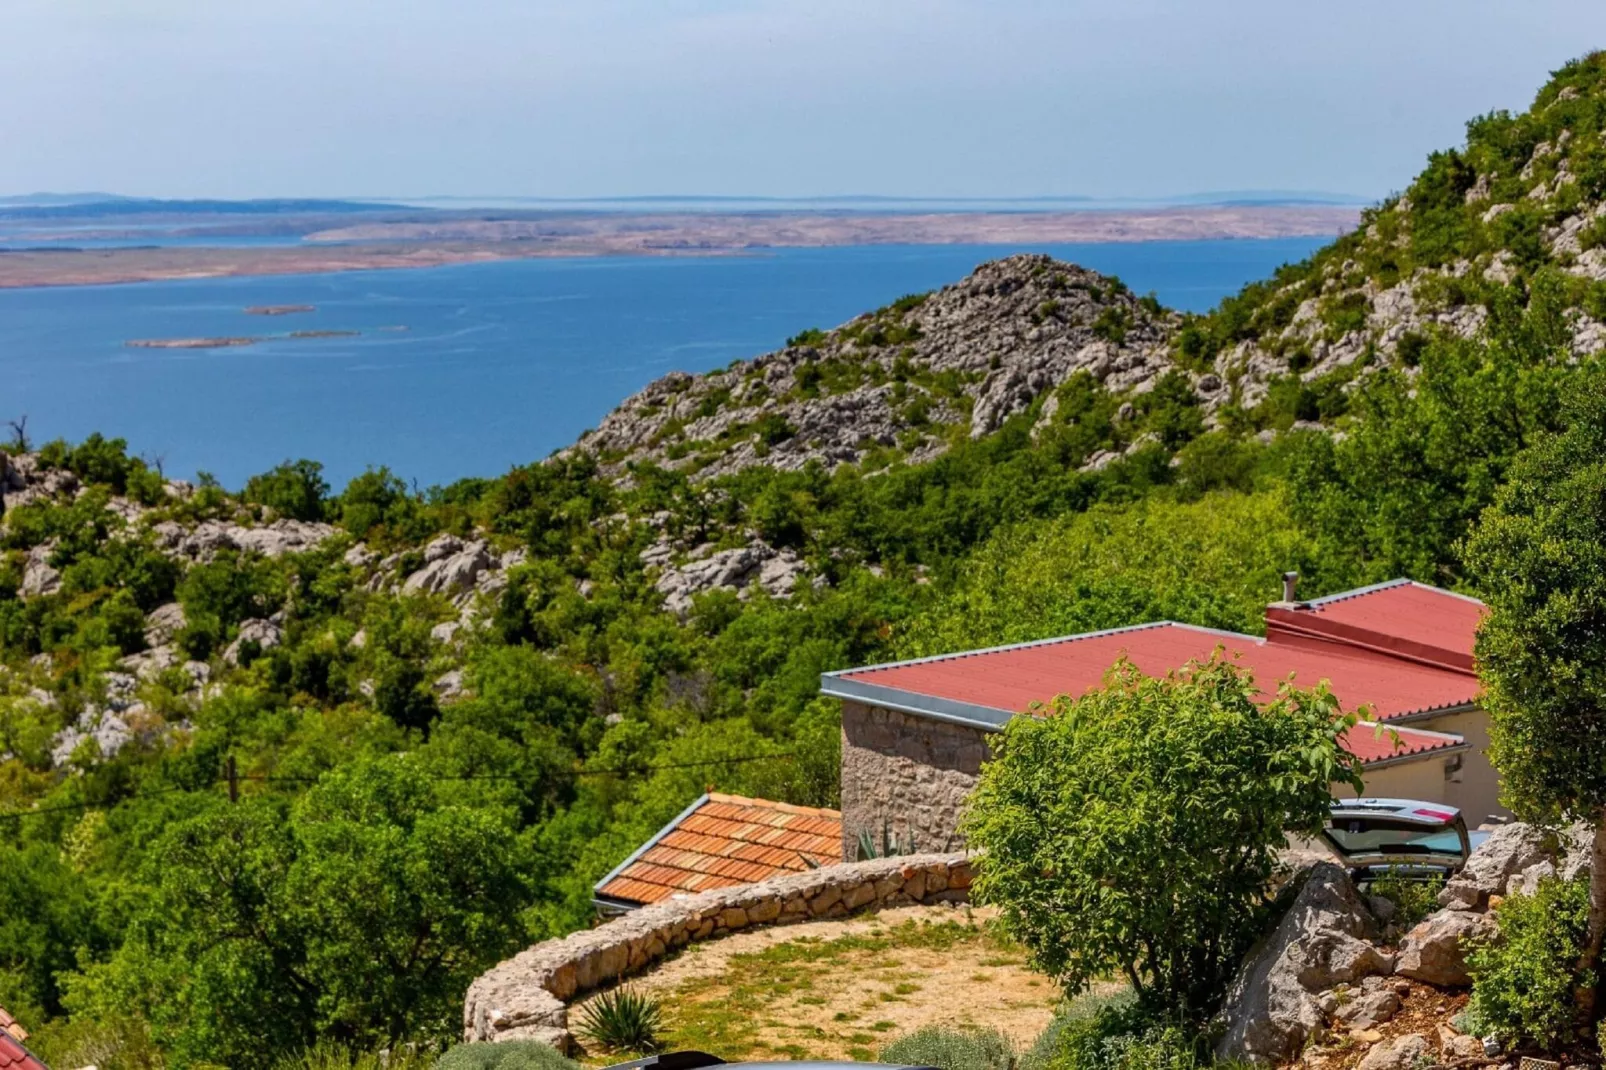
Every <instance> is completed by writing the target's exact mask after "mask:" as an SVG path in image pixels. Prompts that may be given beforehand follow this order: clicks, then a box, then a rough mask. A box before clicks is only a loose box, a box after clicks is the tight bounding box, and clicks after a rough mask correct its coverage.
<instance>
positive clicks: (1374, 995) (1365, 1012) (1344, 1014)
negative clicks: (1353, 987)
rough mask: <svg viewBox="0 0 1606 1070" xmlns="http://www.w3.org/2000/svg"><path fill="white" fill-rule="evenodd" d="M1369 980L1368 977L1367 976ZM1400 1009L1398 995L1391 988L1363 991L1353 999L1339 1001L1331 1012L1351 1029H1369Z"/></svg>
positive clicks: (1392, 1015) (1386, 1019)
mask: <svg viewBox="0 0 1606 1070" xmlns="http://www.w3.org/2000/svg"><path fill="white" fill-rule="evenodd" d="M1368 980H1370V978H1368ZM1399 1010H1400V997H1399V996H1398V995H1396V994H1395V992H1394V990H1393V989H1391V988H1377V989H1373V990H1372V991H1370V992H1366V991H1363V992H1361V993H1359V994H1358V995H1356V996H1355V997H1354V998H1353V999H1350V1000H1347V1001H1341V1002H1340V1003H1339V1005H1338V1007H1337V1008H1336V1009H1335V1010H1333V1011H1332V1012H1331V1013H1332V1015H1333V1017H1334V1018H1337V1019H1338V1020H1339V1021H1341V1022H1343V1023H1344V1024H1345V1025H1347V1026H1349V1027H1350V1028H1351V1029H1371V1028H1372V1027H1374V1026H1378V1025H1382V1024H1383V1023H1384V1022H1386V1021H1388V1020H1389V1019H1390V1018H1392V1017H1394V1016H1395V1015H1396V1014H1397V1013H1399Z"/></svg>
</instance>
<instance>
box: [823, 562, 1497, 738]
mask: <svg viewBox="0 0 1606 1070" xmlns="http://www.w3.org/2000/svg"><path fill="white" fill-rule="evenodd" d="M1279 608H1281V607H1272V608H1271V609H1270V610H1268V628H1267V637H1266V638H1265V639H1261V638H1258V637H1256V636H1252V635H1240V634H1238V633H1236V632H1223V631H1215V630H1213V629H1208V628H1198V627H1194V626H1191V625H1186V624H1174V623H1170V622H1165V623H1159V624H1144V625H1138V626H1137V627H1134V628H1122V629H1117V630H1114V631H1108V632H1094V633H1091V634H1088V635H1076V636H1069V637H1067V638H1064V639H1050V640H1045V641H1042V642H1037V643H1026V644H1021V645H1018V646H1010V647H1001V648H997V649H992V650H980V651H974V652H971V653H962V654H952V655H946V656H942V657H936V658H924V659H921V660H918V661H912V662H902V663H899V664H894V665H883V666H870V667H868V668H863V669H850V670H848V671H846V672H841V673H829V674H827V675H826V677H825V680H824V690H825V691H826V693H827V694H834V695H837V696H838V697H842V698H858V699H861V700H865V701H871V702H879V703H880V704H883V705H886V704H891V705H894V706H902V708H905V709H910V710H912V711H913V712H917V713H925V714H928V715H931V716H936V717H939V718H944V717H945V718H948V719H955V720H960V721H965V722H968V723H973V724H978V725H980V726H982V727H1000V726H1002V724H1003V723H1005V722H1006V721H1007V720H1008V719H1009V718H1010V717H1011V716H1013V715H1015V714H1018V713H1022V712H1024V711H1026V710H1028V709H1030V708H1031V707H1032V706H1033V705H1035V704H1037V703H1047V702H1049V701H1051V700H1052V699H1054V698H1055V697H1056V696H1058V695H1062V694H1070V695H1081V694H1084V693H1085V692H1087V691H1089V690H1091V689H1093V688H1096V687H1099V686H1100V685H1101V684H1102V683H1103V681H1104V676H1105V674H1106V673H1107V672H1108V671H1109V669H1110V667H1111V666H1112V665H1114V664H1115V663H1116V662H1117V661H1118V660H1120V659H1121V658H1123V657H1125V658H1127V659H1129V660H1130V661H1131V662H1132V663H1133V664H1134V665H1136V666H1137V667H1138V669H1139V670H1140V671H1142V672H1144V673H1146V674H1148V675H1151V676H1163V675H1165V674H1166V673H1168V672H1171V671H1173V670H1176V669H1179V668H1181V667H1183V666H1184V665H1186V664H1187V663H1188V662H1190V661H1203V660H1204V659H1206V658H1208V657H1209V656H1210V655H1211V653H1212V652H1213V651H1214V650H1215V649H1216V648H1218V647H1220V648H1222V649H1224V651H1225V652H1226V653H1227V654H1228V655H1229V656H1230V657H1233V658H1235V659H1236V660H1237V662H1238V664H1239V665H1241V666H1242V667H1243V668H1245V669H1247V670H1248V671H1249V672H1250V673H1251V674H1252V675H1253V676H1254V679H1255V682H1256V684H1257V685H1258V686H1259V688H1260V693H1261V696H1262V697H1263V698H1269V697H1270V696H1271V695H1273V694H1275V693H1276V690H1277V686H1278V684H1280V683H1281V682H1282V681H1284V680H1287V679H1289V678H1292V679H1293V681H1294V683H1295V684H1296V685H1298V686H1301V687H1314V686H1316V685H1317V684H1318V683H1321V682H1323V681H1326V682H1327V683H1328V685H1329V686H1330V687H1331V688H1332V691H1333V694H1334V695H1335V696H1337V698H1338V700H1339V702H1340V704H1341V705H1342V706H1343V707H1344V708H1345V709H1346V710H1351V711H1358V710H1363V709H1364V711H1365V713H1366V715H1367V716H1368V717H1369V718H1371V719H1373V720H1376V721H1391V720H1397V719H1400V718H1405V717H1411V716H1413V715H1423V714H1430V713H1433V712H1435V711H1441V710H1449V709H1456V708H1465V707H1469V706H1471V705H1472V704H1473V703H1474V702H1475V701H1476V699H1477V696H1478V682H1477V678H1476V677H1475V676H1473V675H1472V673H1471V669H1470V666H1471V658H1472V638H1473V633H1474V632H1475V631H1476V628H1477V622H1478V620H1479V619H1481V615H1482V611H1483V610H1482V604H1481V603H1478V602H1476V601H1473V600H1471V599H1466V598H1464V597H1462V596H1460V595H1454V594H1451V593H1450V592H1448V591H1438V590H1436V589H1435V588H1431V587H1422V586H1420V585H1417V584H1411V583H1408V582H1404V581H1400V582H1396V583H1394V584H1388V585H1384V586H1381V587H1377V588H1368V589H1365V590H1363V591H1357V592H1351V593H1350V594H1348V595H1338V596H1334V597H1333V598H1329V599H1323V600H1322V601H1320V602H1316V603H1310V604H1309V606H1308V608H1298V609H1296V608H1294V607H1286V608H1285V609H1284V611H1283V614H1282V615H1279V617H1278V618H1277V619H1278V621H1279V622H1282V621H1283V619H1284V616H1285V615H1286V616H1287V617H1289V618H1290V619H1292V621H1294V623H1293V624H1281V623H1279V626H1276V627H1274V626H1272V613H1273V611H1276V610H1278V609H1279ZM1391 629H1392V631H1391ZM1396 632H1397V633H1398V635H1395V634H1394V633H1396ZM1355 636H1360V638H1359V639H1356V638H1354V637H1355ZM1391 644H1392V645H1396V646H1401V647H1403V648H1404V650H1403V652H1399V651H1394V650H1391V649H1390V646H1391ZM1457 659H1464V660H1465V663H1466V666H1467V667H1466V668H1461V667H1460V665H1459V664H1453V663H1454V662H1456V661H1457ZM1461 742H1462V741H1461V740H1460V738H1459V737H1455V736H1447V735H1445V734H1443V733H1436V732H1421V731H1417V730H1411V729H1403V728H1401V729H1398V738H1397V739H1396V738H1394V737H1393V736H1389V737H1387V738H1384V739H1379V738H1376V736H1375V733H1374V731H1373V729H1371V728H1368V727H1365V726H1362V727H1361V728H1358V729H1357V730H1354V731H1352V732H1351V733H1350V734H1349V736H1348V737H1347V739H1346V745H1347V746H1348V747H1349V749H1350V750H1351V752H1352V753H1354V754H1356V755H1357V756H1359V757H1361V758H1363V759H1364V760H1366V761H1369V762H1371V761H1382V760H1386V759H1389V758H1398V757H1404V756H1408V755H1414V754H1421V753H1425V752H1427V751H1430V750H1438V749H1441V748H1443V747H1449V746H1455V745H1458V744H1459V743H1461Z"/></svg>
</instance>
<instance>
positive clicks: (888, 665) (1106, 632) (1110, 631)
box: [820, 620, 1265, 677]
mask: <svg viewBox="0 0 1606 1070" xmlns="http://www.w3.org/2000/svg"><path fill="white" fill-rule="evenodd" d="M1157 628H1185V629H1187V630H1188V631H1194V632H1206V633H1208V634H1211V635H1220V636H1224V637H1227V638H1231V639H1243V640H1248V641H1249V642H1253V643H1264V642H1265V639H1263V638H1261V637H1260V636H1258V635H1250V634H1248V633H1247V632H1231V631H1227V630H1226V629H1224V628H1211V627H1208V626H1206V625H1203V624H1188V623H1186V622H1184V621H1177V620H1151V621H1145V622H1143V623H1142V624H1125V625H1122V626H1121V627H1118V628H1099V629H1096V630H1094V631H1091V632H1077V633H1075V634H1073V635H1056V636H1052V637H1050V638H1048V639H1028V640H1026V641H1025V642H1020V643H1004V644H1001V645H999V646H987V647H980V648H978V649H976V650H955V651H952V652H950V653H947V654H927V655H926V656H925V657H919V658H907V659H905V660H903V661H883V662H880V663H878V664H875V665H858V666H855V667H853V668H851V669H836V670H834V671H831V672H825V673H821V674H820V675H821V676H826V677H832V676H858V675H859V674H861V673H868V672H877V671H880V670H882V669H902V668H905V667H907V666H910V665H931V664H935V663H936V662H939V661H961V660H963V659H965V658H978V657H982V656H984V655H988V654H1007V653H1009V652H1011V651H1014V650H1032V649H1034V648H1036V647H1044V646H1056V645H1059V644H1062V643H1076V642H1080V641H1081V640H1084V639H1103V638H1105V637H1107V636H1111V635H1126V634H1130V633H1133V632H1144V631H1153V630H1155V629H1157Z"/></svg>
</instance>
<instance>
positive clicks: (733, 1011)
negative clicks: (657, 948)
mask: <svg viewBox="0 0 1606 1070" xmlns="http://www.w3.org/2000/svg"><path fill="white" fill-rule="evenodd" d="M916 952H937V953H942V954H953V953H967V954H968V955H970V956H971V957H973V958H977V959H980V958H987V959H989V960H991V959H998V958H1005V959H1007V960H1008V961H1011V962H1015V963H1019V962H1020V961H1021V956H1020V953H1019V950H1018V948H1016V947H1014V946H1013V945H1012V944H1010V943H1008V942H1007V941H1006V940H1005V938H1003V937H1002V936H1001V935H999V934H997V933H996V932H995V931H994V930H993V929H991V928H990V927H987V926H983V925H980V924H977V923H976V922H974V921H972V920H970V919H968V918H966V919H965V920H954V921H937V922H932V921H906V922H902V923H900V924H897V925H883V926H877V927H875V928H872V929H869V930H868V931H863V932H856V933H848V934H844V935H842V936H838V937H835V938H832V939H824V938H821V937H818V936H799V937H797V938H796V939H793V940H788V941H787V942H785V943H781V944H773V945H771V946H769V947H766V948H763V949H762V950H758V951H752V952H746V953H740V954H736V955H732V956H731V958H730V961H729V963H728V966H727V967H726V968H725V970H724V971H723V972H722V973H721V974H720V975H719V976H715V977H701V978H694V979H691V980H687V981H685V982H682V983H681V984H680V985H679V986H678V987H677V988H676V989H675V991H674V992H673V994H666V995H665V997H664V999H663V1007H664V1027H663V1030H662V1041H663V1043H664V1046H665V1047H666V1048H668V1049H670V1050H679V1049H686V1048H694V1049H698V1050H701V1051H707V1052H711V1053H713V1054H715V1055H718V1056H719V1057H720V1058H722V1059H727V1060H733V1061H734V1060H740V1059H751V1058H755V1057H758V1056H764V1057H766V1058H771V1057H775V1056H776V1055H777V1054H780V1053H783V1052H784V1053H785V1054H786V1055H787V1056H788V1057H791V1058H819V1057H821V1056H822V1055H830V1056H832V1057H840V1054H841V1053H842V1052H843V1051H846V1053H847V1054H848V1055H849V1056H850V1057H852V1058H855V1059H858V1058H864V1059H868V1058H871V1054H870V1048H869V1047H868V1045H871V1044H873V1043H875V1042H877V1041H878V1039H879V1038H880V1037H881V1036H882V1035H884V1034H886V1033H888V1032H892V1031H895V1030H896V1029H897V1028H898V1026H897V1024H896V1023H895V1022H892V1021H889V1020H888V1018H887V1015H886V1014H885V1013H883V1014H878V1015H873V1016H869V1017H873V1018H874V1019H875V1023H874V1024H873V1025H865V1024H863V1019H864V1018H865V1017H867V1016H866V1015H864V1014H863V1013H861V1012H860V1011H858V1010H841V1011H837V1012H835V1013H834V1014H831V1015H829V1016H828V1017H827V1016H826V1015H825V1014H824V1012H821V1011H818V1010H814V1008H819V1007H823V1006H827V1005H828V1003H829V1002H831V997H832V996H833V995H835V994H837V993H839V992H840V990H841V989H842V987H843V986H844V984H845V983H848V984H858V985H861V986H862V985H863V984H864V982H866V981H868V980H870V979H872V978H873V979H875V980H876V982H877V983H878V984H882V985H888V986H890V989H889V990H882V991H880V992H879V993H874V994H872V993H870V992H865V991H863V989H862V988H861V989H860V991H861V992H862V993H863V995H864V996H866V997H870V998H869V999H868V1001H867V1003H866V1004H865V1006H866V1007H867V1008H868V1007H876V1006H880V1005H884V1004H886V1003H902V1002H905V997H907V996H912V995H913V994H915V993H917V992H920V991H921V985H920V984H919V983H918V982H917V981H916V980H912V979H911V978H918V977H920V976H921V974H920V973H919V972H918V970H914V969H911V968H910V966H909V960H910V955H911V954H912V953H916ZM844 978H846V979H849V980H848V981H847V982H844ZM789 1012H797V1013H795V1014H794V1013H789ZM804 1022H823V1023H824V1025H823V1027H822V1026H821V1025H804V1024H802V1023H804ZM782 1045H785V1047H782ZM792 1049H796V1053H795V1054H794V1053H793V1051H792ZM856 1052H863V1053H864V1054H862V1055H860V1054H855V1053H856Z"/></svg>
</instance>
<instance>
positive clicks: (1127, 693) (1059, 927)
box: [963, 654, 1360, 1020]
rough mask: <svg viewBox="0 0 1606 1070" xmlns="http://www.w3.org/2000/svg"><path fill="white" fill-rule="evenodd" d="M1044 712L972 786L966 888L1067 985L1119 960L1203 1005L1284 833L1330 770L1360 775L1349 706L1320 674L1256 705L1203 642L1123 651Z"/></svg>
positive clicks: (1235, 946) (1310, 821)
mask: <svg viewBox="0 0 1606 1070" xmlns="http://www.w3.org/2000/svg"><path fill="white" fill-rule="evenodd" d="M1046 712H1047V714H1048V715H1047V716H1044V717H1017V718H1015V719H1014V720H1013V721H1011V722H1010V724H1009V726H1008V727H1007V728H1006V729H1005V730H1004V732H1003V734H1002V735H1001V736H1000V737H999V738H998V739H997V740H996V742H995V743H994V760H993V761H991V762H989V763H988V764H987V765H985V766H984V767H983V768H982V774H981V780H980V782H979V783H978V784H977V787H976V791H975V793H974V794H973V795H972V796H971V800H970V806H969V809H968V811H967V813H966V815H965V819H964V822H963V831H964V832H965V835H966V836H967V838H968V840H969V842H970V844H971V845H972V846H973V847H978V848H980V849H981V850H982V851H983V852H984V853H983V854H982V855H981V858H980V873H979V877H978V880H977V883H976V893H977V895H978V897H979V898H980V900H981V901H982V902H986V903H995V904H997V905H999V906H1000V907H1002V908H1003V921H1004V925H1005V927H1006V928H1007V929H1008V931H1009V932H1010V933H1011V934H1013V935H1014V936H1015V937H1016V938H1017V939H1019V940H1020V941H1021V942H1022V943H1023V944H1024V945H1025V946H1026V948H1027V951H1028V954H1029V956H1030V959H1031V962H1032V965H1033V966H1034V967H1035V968H1037V969H1040V970H1042V971H1043V972H1045V973H1047V974H1049V975H1050V976H1051V977H1054V978H1056V979H1057V980H1058V981H1059V982H1060V983H1061V984H1062V985H1063V986H1064V987H1065V988H1066V990H1067V991H1069V992H1075V991H1078V990H1080V989H1083V988H1085V987H1086V986H1087V985H1088V984H1089V983H1090V982H1092V981H1094V980H1096V979H1098V978H1100V977H1105V976H1108V975H1109V974H1110V973H1112V972H1117V971H1118V972H1120V973H1122V974H1124V975H1125V976H1126V978H1127V980H1128V981H1129V982H1131V985H1132V987H1133V989H1134V991H1136V993H1137V994H1138V997H1139V999H1140V1001H1141V1002H1142V1003H1143V1004H1144V1005H1145V1006H1147V1007H1149V1008H1152V1009H1155V1010H1162V1011H1165V1012H1167V1013H1169V1014H1174V1015H1180V1016H1181V1017H1183V1018H1185V1019H1191V1020H1199V1019H1202V1018H1203V1017H1204V1016H1206V1015H1207V1014H1208V1013H1209V1012H1210V1011H1211V1010H1212V1009H1213V1007H1214V1005H1215V1003H1216V1002H1217V1001H1218V1000H1219V997H1220V995H1221V993H1222V992H1223V991H1225V988H1226V984H1227V982H1228V981H1229V980H1230V979H1231V976H1232V973H1233V971H1234V970H1235V969H1236V968H1237V966H1238V963H1239V961H1240V960H1241V958H1242V957H1243V954H1244V952H1245V951H1246V950H1247V949H1248V947H1249V945H1250V944H1251V943H1252V942H1253V941H1254V939H1255V937H1256V936H1257V935H1259V933H1260V932H1261V931H1262V929H1263V927H1264V924H1265V922H1266V920H1267V915H1268V912H1269V910H1270V895H1269V889H1270V882H1271V878H1272V876H1273V873H1274V869H1275V865H1276V859H1277V852H1278V850H1279V849H1280V848H1281V847H1282V846H1283V845H1284V843H1285V837H1286V836H1287V835H1288V834H1289V833H1301V834H1310V835H1314V834H1315V833H1316V832H1317V830H1319V829H1320V827H1321V824H1322V821H1323V819H1324V818H1325V817H1326V815H1327V810H1328V805H1329V799H1330V785H1331V784H1332V783H1333V782H1335V781H1338V782H1343V783H1350V784H1354V785H1356V786H1357V787H1358V786H1359V783H1360V781H1359V777H1358V763H1357V762H1356V761H1355V759H1354V758H1352V757H1351V756H1349V755H1348V754H1347V753H1346V752H1345V751H1344V750H1343V749H1342V748H1341V747H1340V745H1339V737H1340V735H1341V734H1342V733H1343V731H1344V730H1345V729H1346V728H1348V727H1349V726H1350V725H1352V724H1353V723H1354V718H1353V716H1340V715H1339V711H1338V704H1337V700H1335V699H1334V698H1333V696H1332V695H1331V694H1330V693H1329V692H1327V691H1326V689H1325V688H1318V689H1316V690H1314V691H1299V690H1296V689H1294V688H1293V687H1292V685H1291V684H1284V685H1283V686H1282V687H1280V688H1279V689H1278V692H1277V696H1276V698H1275V699H1273V700H1272V701H1271V702H1269V703H1265V704H1260V703H1258V702H1257V694H1256V687H1255V684H1254V682H1253V681H1252V680H1251V679H1250V678H1249V677H1248V676H1247V674H1244V673H1242V672H1240V671H1239V669H1238V668H1237V667H1236V666H1235V665H1233V664H1232V663H1231V662H1230V661H1227V660H1225V659H1224V658H1223V657H1221V656H1220V655H1219V654H1218V655H1216V656H1215V657H1212V658H1211V660H1210V661H1208V662H1207V663H1204V664H1192V665H1190V666H1189V667H1188V668H1186V669H1184V670H1182V671H1180V672H1177V673H1173V674H1171V675H1170V676H1168V677H1166V678H1164V679H1155V678H1151V677H1146V676H1144V675H1142V674H1141V673H1140V672H1139V671H1138V670H1137V669H1136V668H1135V667H1134V666H1133V665H1132V664H1131V663H1129V662H1124V661H1123V662H1121V663H1119V664H1117V665H1116V666H1115V667H1114V668H1113V669H1112V670H1111V671H1110V674H1109V676H1108V677H1107V679H1106V681H1105V685H1104V687H1103V688H1102V689H1100V690H1096V691H1092V692H1089V693H1088V694H1086V695H1085V696H1083V697H1081V698H1079V699H1071V698H1067V697H1064V696H1062V697H1060V698H1059V699H1057V700H1056V701H1055V703H1054V706H1053V707H1052V709H1050V710H1048V711H1046Z"/></svg>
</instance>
